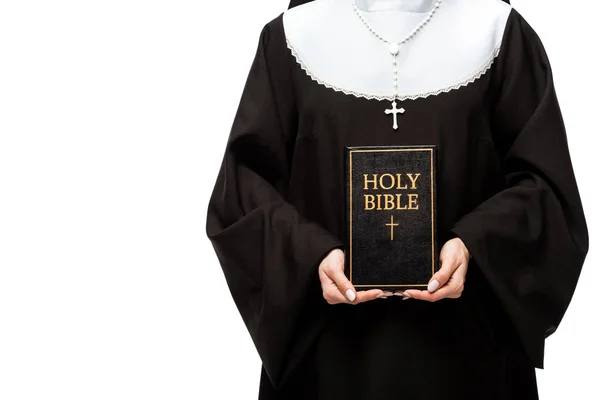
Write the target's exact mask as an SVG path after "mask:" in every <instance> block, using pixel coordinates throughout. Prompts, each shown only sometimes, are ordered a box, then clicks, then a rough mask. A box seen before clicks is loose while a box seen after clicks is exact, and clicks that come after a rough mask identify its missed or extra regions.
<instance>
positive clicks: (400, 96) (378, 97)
mask: <svg viewBox="0 0 600 400" xmlns="http://www.w3.org/2000/svg"><path fill="white" fill-rule="evenodd" d="M286 43H287V47H288V49H290V51H291V53H292V55H293V56H294V58H295V59H296V62H297V63H298V64H299V65H300V67H301V68H302V69H303V70H304V71H305V72H306V74H307V75H308V76H309V77H310V78H311V79H312V80H314V81H316V82H317V83H319V84H320V85H323V86H325V87H328V88H330V89H333V90H335V91H336V92H342V93H344V94H347V95H351V96H355V97H362V98H365V99H375V100H390V101H392V100H393V99H394V95H393V94H390V95H381V94H371V93H361V92H356V91H354V90H349V89H344V88H341V87H338V86H335V85H332V84H330V83H327V82H325V81H323V80H322V79H320V78H319V77H317V76H316V75H314V74H313V73H312V72H311V71H310V70H309V69H308V67H307V66H306V63H305V62H304V61H303V60H302V59H301V57H300V55H299V54H298V52H296V50H295V49H294V47H293V46H292V44H291V42H290V41H289V39H286ZM499 53H500V43H499V44H497V45H496V47H495V48H494V50H493V51H492V53H491V54H490V55H489V56H488V58H487V60H486V61H485V62H484V63H483V65H482V66H481V67H480V68H479V69H477V70H476V71H475V72H473V73H472V74H470V75H468V76H466V77H465V78H463V79H460V80H459V81H458V82H456V83H454V84H452V85H450V86H446V87H444V88H441V89H437V90H432V91H429V92H421V93H413V94H404V95H403V94H398V96H397V97H396V98H397V99H398V100H415V99H418V98H425V97H428V96H436V95H438V94H441V93H448V92H449V91H451V90H456V89H459V88H461V87H463V86H467V85H468V84H470V83H473V82H475V81H476V80H477V79H479V78H481V77H482V76H483V75H484V74H485V73H486V72H487V71H488V70H489V69H490V68H491V67H492V64H493V63H494V60H495V59H496V57H498V54H499Z"/></svg>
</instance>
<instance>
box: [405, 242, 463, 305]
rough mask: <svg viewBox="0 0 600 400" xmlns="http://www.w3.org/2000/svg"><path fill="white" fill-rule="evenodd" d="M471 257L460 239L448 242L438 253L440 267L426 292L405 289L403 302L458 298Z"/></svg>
mask: <svg viewBox="0 0 600 400" xmlns="http://www.w3.org/2000/svg"><path fill="white" fill-rule="evenodd" d="M471 257H472V256H471V253H469V250H468V249H467V247H466V246H465V244H464V243H463V241H462V240H461V239H460V238H458V237H455V238H453V239H450V240H448V241H447V242H446V243H445V244H444V246H443V247H442V250H441V251H440V263H441V267H440V269H439V271H438V272H436V273H435V274H434V275H433V277H432V278H431V280H430V281H429V285H428V286H427V290H417V289H407V290H405V291H404V294H403V295H402V296H403V298H404V300H406V299H407V298H411V297H412V298H414V299H419V300H427V301H438V300H441V299H443V298H449V299H457V298H459V297H460V296H461V294H462V292H463V289H464V285H465V277H466V275H467V268H468V265H469V260H470V259H471ZM396 293H402V292H396Z"/></svg>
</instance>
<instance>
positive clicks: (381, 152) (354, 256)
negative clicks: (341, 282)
mask: <svg viewBox="0 0 600 400" xmlns="http://www.w3.org/2000/svg"><path fill="white" fill-rule="evenodd" d="M436 155H437V151H436V146H435V145H424V146H359V147H346V148H345V154H344V159H345V164H346V165H345V170H346V241H347V243H346V252H345V254H346V266H345V269H344V272H345V274H346V276H347V277H348V279H349V280H350V281H351V282H352V284H353V285H354V286H355V287H356V289H357V290H365V289H372V288H380V289H384V290H398V289H399V290H402V289H412V288H415V289H422V290H423V289H425V288H426V287H427V284H428V283H429V280H430V279H431V277H432V276H433V274H434V273H435V272H437V270H438V269H439V250H438V239H437V221H436V212H437V207H436V201H437V198H436Z"/></svg>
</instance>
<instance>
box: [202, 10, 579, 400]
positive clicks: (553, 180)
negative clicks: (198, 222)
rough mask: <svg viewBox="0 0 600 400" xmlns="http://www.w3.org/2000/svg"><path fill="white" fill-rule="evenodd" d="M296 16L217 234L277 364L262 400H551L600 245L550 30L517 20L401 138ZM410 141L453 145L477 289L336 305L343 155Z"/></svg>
mask: <svg viewBox="0 0 600 400" xmlns="http://www.w3.org/2000/svg"><path fill="white" fill-rule="evenodd" d="M282 15H283V14H280V15H279V16H278V17H276V18H274V19H273V20H271V21H269V22H268V23H267V24H265V26H264V28H263V30H262V32H261V35H260V40H259V42H258V48H257V51H256V56H255V58H254V61H253V64H252V67H251V69H250V72H249V75H248V78H247V82H246V85H245V87H244V90H243V94H242V97H241V100H240V103H239V108H238V111H237V113H236V116H235V120H234V121H233V125H232V127H231V132H230V137H229V140H228V143H227V146H226V149H225V154H224V158H223V162H222V165H221V168H220V171H219V174H218V177H217V180H216V184H215V186H214V190H213V192H212V196H211V198H210V202H209V207H208V215H207V225H206V230H207V234H208V237H209V238H210V240H211V242H212V244H213V246H214V249H215V251H216V254H217V256H218V258H219V261H220V263H221V266H222V269H223V272H224V275H225V278H226V280H227V284H228V286H229V288H230V290H231V294H232V296H233V299H234V300H235V303H236V305H237V307H238V309H239V312H240V314H241V316H242V318H243V320H244V322H245V324H246V326H247V328H248V331H249V333H250V335H251V337H252V339H253V341H254V344H255V346H256V349H257V351H258V353H259V355H260V357H261V360H262V363H263V369H262V375H261V382H260V395H259V396H260V397H259V398H260V399H286V400H289V399H327V400H331V399H340V400H341V399H343V400H353V399H389V398H391V396H400V397H405V398H407V399H410V400H421V399H436V400H448V399H483V398H485V399H487V400H490V399H511V400H512V399H524V400H525V399H537V398H538V397H537V385H536V379H535V369H534V368H535V367H538V368H543V355H544V341H545V338H547V337H548V336H549V335H551V334H552V333H553V332H554V331H555V330H556V328H557V327H558V325H559V323H560V321H561V319H562V317H563V315H564V313H565V311H566V308H567V306H568V304H569V302H570V300H571V297H572V295H573V292H574V290H575V287H576V283H577V280H578V278H579V275H580V271H581V268H582V265H583V262H584V259H585V256H586V254H587V251H588V231H587V226H586V221H585V217H584V213H583V209H582V203H581V200H580V196H579V192H578V188H577V184H576V180H575V176H574V172H573V168H572V164H571V160H570V154H569V149H568V145H567V138H566V133H565V127H564V124H563V120H562V117H561V112H560V109H559V103H558V100H557V97H556V93H555V88H554V84H553V78H552V73H551V69H550V64H549V60H548V57H547V54H546V52H545V50H544V47H543V45H542V43H541V41H540V39H539V37H538V36H537V35H536V33H535V32H534V30H533V29H532V28H531V26H530V25H529V24H528V23H527V22H526V21H525V20H524V19H523V17H522V16H521V15H520V14H519V13H518V12H517V11H516V10H514V9H513V10H511V12H510V15H509V19H508V22H507V25H506V30H505V32H504V36H503V39H502V46H501V50H500V54H499V55H498V58H497V60H496V61H495V62H494V64H493V65H492V67H491V68H490V70H489V71H488V72H486V73H485V74H484V75H483V76H482V77H481V78H479V79H477V80H476V81H475V82H473V83H471V84H469V85H467V86H464V87H461V88H459V89H457V90H452V91H450V92H447V93H441V94H439V95H435V96H430V97H426V98H419V99H415V100H409V102H410V109H411V112H410V113H406V114H405V115H403V116H402V118H401V125H402V126H401V129H402V132H396V131H393V130H391V129H390V120H389V118H387V116H385V115H384V114H383V113H382V103H381V102H380V101H378V100H374V99H364V98H358V97H352V96H348V95H346V94H344V93H341V92H338V91H334V90H331V89H330V88H328V87H325V86H323V85H320V84H318V83H317V82H315V81H314V80H312V79H311V78H310V77H309V76H307V74H306V73H305V71H304V70H302V69H301V68H300V66H299V65H298V64H297V63H296V61H295V59H294V57H293V56H292V55H291V54H290V52H289V49H288V48H287V47H286V42H285V36H284V30H283V25H282ZM386 106H387V103H386ZM367 132H368V134H366V133H367ZM398 144H403V145H404V144H406V145H411V144H412V145H416V144H436V145H437V146H438V150H439V153H438V168H439V172H438V198H439V199H440V201H439V205H438V221H439V222H438V223H439V233H440V243H441V244H443V243H444V242H445V241H446V240H448V239H449V238H451V237H454V236H459V237H460V238H461V239H462V240H463V241H464V243H465V245H466V246H467V248H468V249H469V250H470V252H471V254H472V255H473V258H472V259H471V261H470V263H469V268H468V272H467V278H466V281H465V289H464V292H463V294H462V296H461V297H460V298H458V299H442V300H440V301H437V302H426V301H422V300H415V299H409V300H408V301H402V300H401V298H400V297H392V298H389V299H378V300H374V301H370V302H367V303H363V304H359V305H348V304H341V305H328V304H327V303H326V302H325V301H324V299H323V297H322V293H321V287H320V282H319V279H318V273H317V269H318V265H319V263H320V261H321V260H322V259H323V257H324V256H325V255H326V254H327V253H328V252H329V251H330V250H332V249H334V248H342V249H343V248H344V247H345V244H344V240H343V238H344V230H345V226H344V221H345V219H344V185H343V182H344V171H343V165H344V163H343V152H342V149H343V148H344V146H359V145H398Z"/></svg>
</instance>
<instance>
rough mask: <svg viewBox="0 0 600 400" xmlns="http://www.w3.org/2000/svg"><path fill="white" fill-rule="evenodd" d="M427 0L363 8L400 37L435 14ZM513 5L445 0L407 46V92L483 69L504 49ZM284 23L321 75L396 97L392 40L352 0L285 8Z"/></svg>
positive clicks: (465, 78)
mask: <svg viewBox="0 0 600 400" xmlns="http://www.w3.org/2000/svg"><path fill="white" fill-rule="evenodd" d="M363 1H364V0H363ZM380 1H381V0H380ZM388 1H389V0H388ZM427 3H429V0H413V1H412V2H411V4H412V6H417V7H419V6H421V7H422V8H421V9H418V10H417V11H407V8H406V7H408V5H409V3H408V0H404V2H403V4H402V7H398V5H399V4H400V3H398V0H395V5H396V7H387V8H385V7H383V8H385V10H383V9H381V10H379V11H372V12H367V13H365V12H363V11H361V12H363V16H364V17H365V19H367V21H369V23H370V24H371V26H373V28H374V29H376V30H377V31H378V32H379V33H380V34H381V35H382V36H384V37H386V38H389V39H390V40H398V39H402V38H404V37H405V36H406V35H408V34H409V33H410V32H411V31H412V30H413V29H414V28H415V27H416V26H417V25H418V24H419V23H420V22H421V21H422V19H423V18H424V17H425V16H426V15H427V14H428V8H427ZM376 5H377V6H380V5H381V3H378V2H376V1H373V0H369V7H371V9H373V7H375V6H376ZM361 6H362V7H361ZM359 8H363V9H364V8H365V3H361V4H359ZM375 8H376V7H375ZM380 8H381V7H380ZM510 10H511V6H510V5H509V4H506V3H504V2H503V1H501V0H442V3H441V5H440V7H439V9H438V10H437V11H436V13H435V14H434V16H433V18H432V19H431V20H430V21H429V23H428V24H427V25H425V27H424V28H423V29H422V30H420V31H419V32H418V33H417V34H416V35H415V36H414V37H413V38H411V39H410V40H408V41H407V42H406V43H404V44H403V45H402V46H401V47H400V54H399V55H398V58H397V60H398V65H397V66H398V92H399V98H400V99H416V98H420V97H427V96H430V95H436V94H439V93H442V92H448V91H450V90H452V89H458V88H460V87H462V86H465V85H467V84H469V83H471V82H474V81H475V80H476V79H478V78H479V77H481V76H482V75H483V74H484V73H485V72H486V71H487V70H488V69H489V68H490V67H491V65H492V63H493V61H494V59H495V57H496V56H497V55H498V53H499V50H500V45H501V41H502V37H503V33H504V29H505V26H506V22H507V20H508V15H509V13H510ZM283 25H284V32H285V36H286V41H287V45H288V47H289V49H290V51H291V52H292V54H293V55H294V56H295V57H296V60H297V62H298V63H299V64H300V66H301V67H302V68H303V69H304V70H305V71H306V73H307V74H308V75H309V76H310V77H311V78H312V79H314V80H315V81H317V82H318V83H320V84H322V85H325V86H327V87H330V88H332V89H334V90H338V91H342V92H344V93H346V94H349V95H354V96H357V97H365V98H374V99H380V100H381V99H391V98H392V97H393V84H392V82H393V81H392V57H391V55H390V53H389V51H388V45H387V44H386V43H384V42H383V41H381V40H380V39H378V38H377V37H376V36H375V35H373V34H372V33H371V32H370V31H369V29H368V28H367V27H366V26H365V25H364V24H363V22H362V21H361V20H360V19H359V17H358V16H357V15H356V14H355V11H354V9H353V7H352V0H317V1H313V2H309V3H306V4H303V5H300V6H296V7H293V8H291V9H288V10H286V11H285V12H284V15H283Z"/></svg>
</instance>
